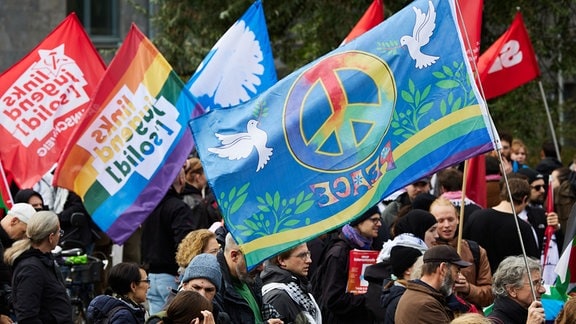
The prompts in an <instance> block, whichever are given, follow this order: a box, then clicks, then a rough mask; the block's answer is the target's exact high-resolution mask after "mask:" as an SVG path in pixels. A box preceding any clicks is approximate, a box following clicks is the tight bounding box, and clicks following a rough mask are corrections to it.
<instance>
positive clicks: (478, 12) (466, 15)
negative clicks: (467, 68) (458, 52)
mask: <svg viewBox="0 0 576 324" xmlns="http://www.w3.org/2000/svg"><path fill="white" fill-rule="evenodd" d="M483 3H484V1H483V0H477V1H470V0H457V1H456V4H457V7H456V8H457V11H456V15H457V16H458V25H459V26H460V30H462V31H463V32H465V34H464V33H463V36H464V46H466V53H467V54H468V59H469V60H470V63H473V62H476V61H477V60H478V55H479V54H480V35H481V33H480V32H481V31H482V6H483ZM471 65H472V69H473V70H474V69H475V68H474V67H475V64H471Z"/></svg>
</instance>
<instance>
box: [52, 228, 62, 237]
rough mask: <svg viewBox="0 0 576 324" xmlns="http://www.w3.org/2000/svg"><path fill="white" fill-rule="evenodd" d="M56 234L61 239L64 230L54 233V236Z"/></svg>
mask: <svg viewBox="0 0 576 324" xmlns="http://www.w3.org/2000/svg"><path fill="white" fill-rule="evenodd" d="M56 234H58V236H60V237H62V236H64V230H63V229H61V230H58V231H57V232H54V235H56Z"/></svg>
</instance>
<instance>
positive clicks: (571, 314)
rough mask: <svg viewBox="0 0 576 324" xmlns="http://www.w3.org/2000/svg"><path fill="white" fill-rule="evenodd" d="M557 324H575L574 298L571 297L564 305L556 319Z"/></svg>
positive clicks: (575, 306)
mask: <svg viewBox="0 0 576 324" xmlns="http://www.w3.org/2000/svg"><path fill="white" fill-rule="evenodd" d="M554 323H557V324H569V323H576V298H574V297H572V298H570V299H568V301H566V303H564V307H562V310H561V311H560V314H558V316H557V317H556V321H554Z"/></svg>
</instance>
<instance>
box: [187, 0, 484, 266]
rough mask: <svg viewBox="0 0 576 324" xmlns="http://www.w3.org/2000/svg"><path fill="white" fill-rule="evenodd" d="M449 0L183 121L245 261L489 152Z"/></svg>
mask: <svg viewBox="0 0 576 324" xmlns="http://www.w3.org/2000/svg"><path fill="white" fill-rule="evenodd" d="M454 17H455V14H454V3H453V1H446V0H434V1H424V0H419V1H414V2H413V3H411V4H410V5H409V6H408V7H407V8H405V9H403V10H402V11H400V12H398V13H397V14H396V15H394V16H392V17H390V18H389V19H387V20H386V21H384V22H383V23H382V24H380V25H379V26H377V27H375V28H374V29H372V30H371V31H369V32H367V33H365V34H364V35H362V36H360V37H359V38H358V39H357V40H356V41H354V42H351V43H349V44H347V45H345V46H343V47H340V48H338V49H336V50H334V51H333V52H331V53H329V54H327V55H325V56H323V57H321V58H319V59H317V60H316V61H314V62H312V63H310V64H308V65H306V66H304V67H302V68H301V69H299V70H298V71H296V72H294V73H292V74H291V75H289V76H288V77H286V78H284V79H283V80H281V81H279V82H278V83H277V84H276V85H275V86H273V87H272V88H270V89H269V90H268V91H266V92H265V93H263V94H262V95H260V96H259V97H257V98H256V99H255V100H253V101H251V102H249V103H247V104H244V105H240V106H236V107H234V108H230V109H215V110H213V111H211V112H209V113H207V114H205V115H203V116H201V117H199V118H196V119H193V120H192V121H191V122H190V127H191V128H192V132H193V135H194V138H195V141H196V143H197V146H198V152H199V155H200V158H201V160H202V163H203V165H204V168H205V172H206V175H207V177H208V180H209V183H210V185H211V186H212V188H213V189H214V191H215V194H216V196H217V199H218V203H219V205H220V208H221V209H222V212H223V214H224V218H225V225H226V227H227V228H228V229H229V230H230V232H231V233H232V235H233V237H234V238H235V240H236V241H237V242H238V243H239V244H240V245H241V248H242V250H243V252H244V253H245V256H246V260H247V264H248V266H249V267H253V266H255V265H257V264H258V263H260V262H261V261H263V260H265V259H267V258H269V257H271V256H273V255H275V254H277V253H279V252H281V251H284V250H286V249H288V248H290V247H292V246H295V245H297V244H299V243H302V242H306V241H308V240H310V239H312V238H314V237H316V236H318V235H320V234H321V233H325V232H327V231H329V230H331V229H334V228H337V227H340V226H342V225H344V224H346V223H348V222H349V221H351V220H352V219H354V218H355V217H357V216H359V215H360V214H361V213H362V212H364V211H365V210H366V209H368V208H369V207H371V206H373V205H374V204H376V203H378V202H379V201H380V200H381V199H382V198H383V197H386V196H388V195H389V194H391V193H392V192H394V191H396V190H398V189H400V188H402V187H404V186H406V185H407V184H410V183H411V182H413V181H415V180H417V179H419V178H421V177H423V176H425V175H428V174H431V173H433V172H434V171H437V170H439V169H442V168H445V167H447V166H450V165H453V164H455V163H458V162H461V161H463V160H465V159H467V158H470V157H473V156H475V155H478V154H481V153H484V152H487V151H489V150H492V149H493V147H494V146H493V143H494V136H495V135H494V134H493V131H492V129H493V128H492V127H491V126H490V125H492V124H491V121H490V116H489V115H488V112H487V108H486V105H485V102H484V101H483V99H482V98H481V96H480V95H479V92H478V89H477V88H476V85H475V83H474V81H473V78H472V72H471V69H470V66H469V65H468V64H469V63H468V60H467V58H466V54H465V51H464V46H463V42H462V37H461V35H460V32H459V30H458V27H457V23H456V20H455V18H454Z"/></svg>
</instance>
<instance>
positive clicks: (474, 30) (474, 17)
mask: <svg viewBox="0 0 576 324" xmlns="http://www.w3.org/2000/svg"><path fill="white" fill-rule="evenodd" d="M456 3H457V7H456V10H457V12H456V14H457V16H458V25H459V26H460V30H462V31H463V33H462V34H463V36H464V45H465V46H466V53H467V54H468V60H469V61H470V65H471V66H472V69H473V70H475V67H476V64H474V63H475V62H476V60H477V59H478V54H479V53H480V35H481V31H482V6H483V3H484V1H483V0H478V1H467V0H458V1H456ZM465 176H466V177H465V179H466V197H468V198H470V199H472V200H473V201H474V202H475V203H476V204H478V205H479V206H482V207H483V208H486V204H487V197H486V161H485V158H484V155H480V156H476V157H473V158H472V159H470V160H468V172H467V174H465Z"/></svg>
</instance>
